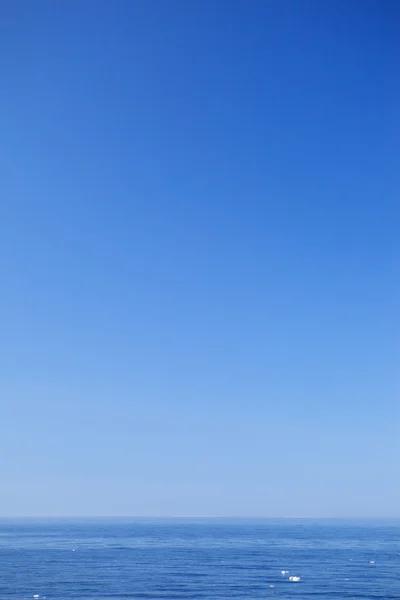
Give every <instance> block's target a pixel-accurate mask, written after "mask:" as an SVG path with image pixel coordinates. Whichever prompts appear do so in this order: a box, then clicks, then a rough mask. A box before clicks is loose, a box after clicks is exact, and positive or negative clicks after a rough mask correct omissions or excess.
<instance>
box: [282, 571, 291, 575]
mask: <svg viewBox="0 0 400 600" xmlns="http://www.w3.org/2000/svg"><path fill="white" fill-rule="evenodd" d="M281 573H282V575H287V574H288V573H289V571H281Z"/></svg>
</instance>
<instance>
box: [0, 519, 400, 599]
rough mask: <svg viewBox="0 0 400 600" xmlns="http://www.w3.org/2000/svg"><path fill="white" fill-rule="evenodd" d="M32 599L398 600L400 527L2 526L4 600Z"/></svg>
mask: <svg viewBox="0 0 400 600" xmlns="http://www.w3.org/2000/svg"><path fill="white" fill-rule="evenodd" d="M371 561H375V562H371ZM282 570H285V571H286V570H287V571H289V573H288V574H285V575H282V574H281V571H282ZM290 575H294V576H299V577H301V581H300V582H298V583H294V582H291V581H289V580H288V577H289V576H290ZM272 586H274V587H272ZM35 594H39V595H40V598H41V599H43V598H44V597H46V599H47V600H61V599H62V600H68V599H72V598H74V599H79V600H84V599H85V600H89V599H90V600H97V599H107V600H115V599H117V598H120V599H121V598H124V599H130V598H132V599H133V598H160V599H167V598H168V599H170V598H177V599H180V598H182V599H184V598H188V599H189V598H193V599H194V598H215V599H226V598H236V599H247V600H249V599H252V598H254V599H256V598H263V599H268V598H271V599H274V598H297V599H300V598H301V599H307V598H310V599H311V598H312V599H313V600H318V599H321V600H322V599H323V600H330V599H335V600H340V599H341V598H343V599H344V598H357V599H359V598H371V599H372V598H375V599H376V598H382V599H385V600H389V599H396V600H399V599H400V522H390V521H386V522H381V523H378V522H373V521H369V522H361V521H353V522H347V523H346V522H340V521H314V522H313V521H307V520H297V519H296V520H276V521H269V520H268V521H267V520H265V521H252V520H248V521H246V520H211V519H208V520H183V519H182V520H161V519H160V520H134V519H120V520H100V519H99V520H92V521H88V520H79V521H78V520H76V521H67V520H65V521H58V522H56V521H50V520H47V521H34V520H21V521H18V522H11V521H5V520H2V521H0V598H1V600H3V599H4V600H5V599H7V598H14V599H18V600H24V599H28V598H32V597H33V595H35Z"/></svg>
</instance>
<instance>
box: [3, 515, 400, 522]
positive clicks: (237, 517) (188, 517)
mask: <svg viewBox="0 0 400 600" xmlns="http://www.w3.org/2000/svg"><path fill="white" fill-rule="evenodd" d="M0 519H69V520H72V519H138V520H161V519H168V520H178V519H182V520H193V519H199V520H203V519H204V520H206V519H210V520H228V519H231V520H244V519H246V520H273V521H275V520H346V519H351V520H353V519H354V520H360V519H364V520H376V519H388V520H389V519H390V520H393V519H400V515H396V516H395V515H385V516H383V515H373V516H371V515H361V516H359V515H358V516H354V515H353V516H352V515H345V516H329V515H327V516H286V515H283V516H248V515H225V516H219V515H0Z"/></svg>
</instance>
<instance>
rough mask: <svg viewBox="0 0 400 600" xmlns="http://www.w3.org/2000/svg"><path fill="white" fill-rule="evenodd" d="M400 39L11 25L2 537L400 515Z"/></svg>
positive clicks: (226, 6)
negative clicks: (76, 518) (60, 530)
mask: <svg viewBox="0 0 400 600" xmlns="http://www.w3.org/2000/svg"><path fill="white" fill-rule="evenodd" d="M399 23H400V8H399V3H398V2H395V1H393V2H392V1H389V0H383V1H381V2H378V1H373V0H363V1H361V0H360V1H354V0H343V1H340V0H335V1H333V0H332V1H331V0H327V1H326V2H321V1H320V0H310V1H307V2H306V1H298V0H271V1H269V0H230V1H224V0H218V1H215V0H212V1H211V0H202V1H199V0H191V1H187V0H168V1H166V0H151V1H148V0H130V1H129V0H127V1H124V0H116V1H115V2H111V1H101V0H93V1H91V0H61V1H59V2H54V1H53V0H48V1H44V0H38V1H37V2H32V0H26V1H21V0H5V1H3V2H2V3H1V17H0V61H1V63H0V64H1V69H0V73H1V88H2V93H1V96H0V119H1V127H0V131H1V135H0V146H1V161H0V164H1V208H0V261H1V262H0V272H1V293H0V314H1V319H0V323H1V330H0V397H1V408H0V473H1V481H0V515H1V516H7V515H183V516H186V515H200V516H201V515H246V516H396V515H399V506H400V479H399V477H398V465H399V459H400V442H399V431H400V411H399V404H398V399H399V396H398V392H399V377H398V374H399V372H398V365H399V358H400V353H399V345H398V342H399V333H400V331H399V329H400V327H399V300H400V294H399V259H400V241H399V239H400V238H399V231H400V206H399V189H400V185H399V184H400V181H399V179H400V178H399V155H400V153H399V150H400V144H399V139H400V138H399V134H400V119H399V106H400V81H399V76H398V66H399V58H400V56H399V48H400V42H399V38H398V31H399Z"/></svg>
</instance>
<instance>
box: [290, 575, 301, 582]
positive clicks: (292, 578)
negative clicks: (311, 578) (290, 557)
mask: <svg viewBox="0 0 400 600" xmlns="http://www.w3.org/2000/svg"><path fill="white" fill-rule="evenodd" d="M289 581H301V579H300V577H296V575H291V576H290V577H289Z"/></svg>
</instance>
